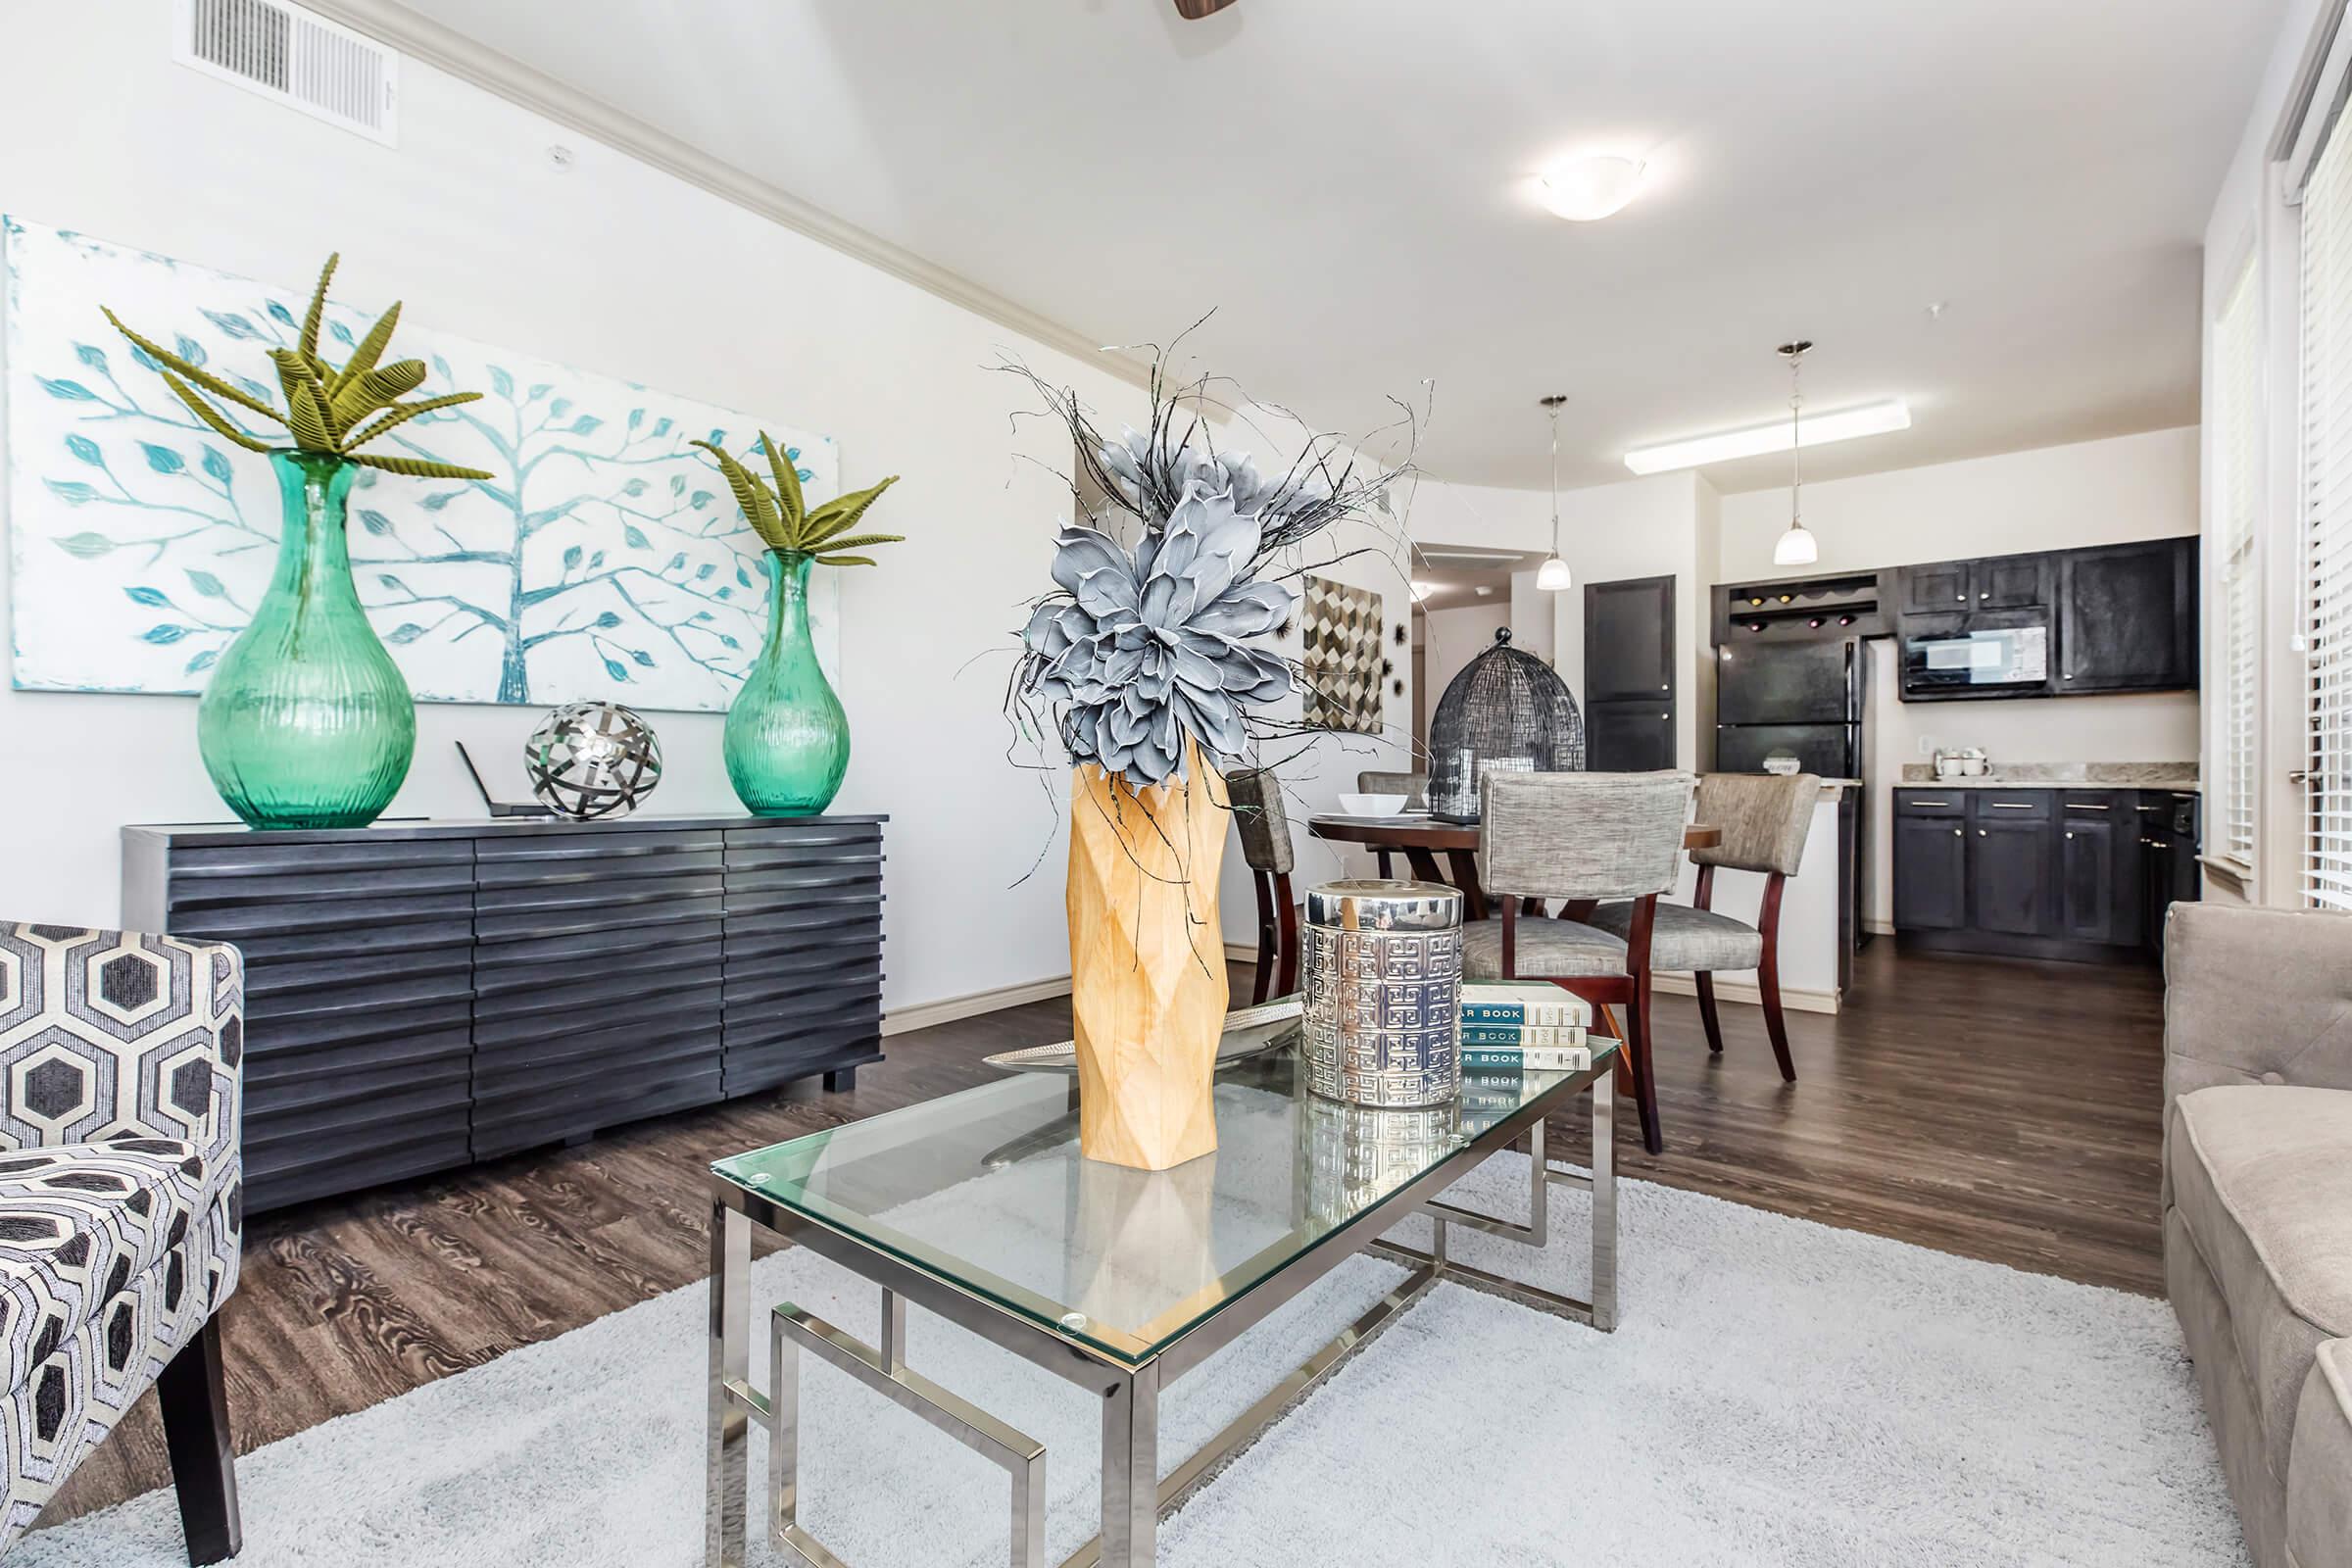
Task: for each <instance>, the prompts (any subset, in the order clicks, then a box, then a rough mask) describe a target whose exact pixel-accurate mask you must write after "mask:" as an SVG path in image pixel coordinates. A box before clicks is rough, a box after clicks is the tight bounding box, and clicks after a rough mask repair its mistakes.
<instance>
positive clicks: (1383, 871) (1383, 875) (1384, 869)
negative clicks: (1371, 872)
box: [1372, 850, 1396, 882]
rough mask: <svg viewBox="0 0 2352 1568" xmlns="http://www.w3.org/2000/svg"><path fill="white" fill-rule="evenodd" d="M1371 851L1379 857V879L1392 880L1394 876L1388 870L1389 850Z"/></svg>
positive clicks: (1394, 878)
mask: <svg viewBox="0 0 2352 1568" xmlns="http://www.w3.org/2000/svg"><path fill="white" fill-rule="evenodd" d="M1372 853H1373V854H1374V855H1375V856H1377V857H1378V858H1379V859H1380V879H1381V880H1382V881H1383V882H1394V881H1395V880H1396V877H1395V876H1394V875H1393V874H1392V873H1391V872H1390V870H1389V852H1388V851H1386V850H1374V851H1373V852H1372Z"/></svg>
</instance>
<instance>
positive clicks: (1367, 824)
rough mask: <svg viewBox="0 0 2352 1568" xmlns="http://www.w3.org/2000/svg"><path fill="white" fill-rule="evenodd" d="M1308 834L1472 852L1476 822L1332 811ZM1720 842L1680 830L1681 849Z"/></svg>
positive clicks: (1697, 826)
mask: <svg viewBox="0 0 2352 1568" xmlns="http://www.w3.org/2000/svg"><path fill="white" fill-rule="evenodd" d="M1307 831H1308V832H1310V833H1312V834H1313V835H1314V836H1315V837H1317V838H1319V839H1330V840H1333V841H1334V842H1336V843H1341V844H1362V845H1365V846H1367V847H1369V848H1372V849H1376V850H1379V849H1389V850H1447V851H1450V850H1475V849H1477V848H1478V824H1477V823H1476V822H1443V821H1440V820H1439V819H1438V818H1436V817H1434V816H1430V815H1427V814H1425V813H1422V812H1414V813H1412V814H1410V815H1406V816H1350V815H1348V814H1346V813H1345V812H1339V811H1333V812H1328V813H1326V814H1323V815H1320V816H1311V817H1308V818H1307ZM1722 842H1723V829H1721V828H1719V827H1709V826H1707V825H1706V824H1705V823H1703V822H1692V823H1691V824H1689V825H1688V826H1686V827H1685V828H1684V829H1683V848H1684V849H1686V850H1711V849H1713V848H1715V847H1716V846H1717V845H1719V844H1721V843H1722Z"/></svg>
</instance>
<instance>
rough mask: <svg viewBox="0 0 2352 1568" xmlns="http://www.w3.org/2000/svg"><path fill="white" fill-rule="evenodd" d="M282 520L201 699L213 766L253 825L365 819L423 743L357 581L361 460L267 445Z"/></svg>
mask: <svg viewBox="0 0 2352 1568" xmlns="http://www.w3.org/2000/svg"><path fill="white" fill-rule="evenodd" d="M270 466H271V467H273V468H275V469H276V470H277V485H278V491H279V494H280V496H281V498H282V500H283V503H284V513H285V515H284V518H283V521H282V522H281V523H280V525H279V531H278V540H277V573H276V575H275V576H273V577H272V578H270V587H269V589H268V590H267V591H266V592H265V593H264V594H263V595H262V602H261V604H260V606H259V607H257V608H256V609H255V611H254V613H253V622H252V624H250V625H248V626H247V627H246V628H245V629H244V630H243V631H242V632H239V633H238V634H237V638H236V640H235V641H234V642H232V643H230V644H229V645H228V649H227V651H226V652H225V653H223V654H222V655H221V662H220V664H219V665H218V666H216V667H215V668H214V670H213V679H212V684H210V685H208V686H207V687H205V689H204V699H203V701H202V702H200V703H198V704H197V707H196V742H197V746H198V748H199V749H200V750H201V751H202V752H203V754H204V766H205V770H206V771H207V772H209V773H211V774H212V776H213V787H214V788H216V789H218V790H219V791H220V792H221V799H222V800H224V801H226V802H227V803H228V806H229V809H230V810H232V811H235V812H236V813H237V815H239V816H240V817H243V818H244V819H245V820H246V821H247V822H249V823H251V824H252V825H253V826H255V827H258V828H298V827H362V826H365V825H366V824H368V823H369V822H372V821H374V820H375V818H376V817H377V815H379V814H380V813H381V812H382V811H383V809H384V808H385V807H386V806H388V805H390V804H391V802H392V797H393V795H394V794H395V793H396V792H398V790H399V789H400V785H401V780H403V779H405V778H407V777H408V775H409V760H410V758H411V757H413V756H414V755H415V754H416V751H417V704H416V702H415V700H414V699H412V698H411V697H410V696H409V683H408V682H407V681H405V680H403V679H402V678H401V674H400V667H399V666H398V665H396V664H394V663H393V662H392V656H391V655H390V654H389V653H387V652H385V651H384V645H383V643H382V642H381V641H380V640H379V639H378V638H377V637H376V635H375V628H374V627H373V626H370V625H369V624H368V613H367V612H366V611H364V610H362V609H361V608H360V596H359V594H358V592H357V591H356V590H354V589H353V587H352V584H351V556H350V553H349V552H348V550H347V549H346V548H345V541H344V535H343V522H344V505H345V502H346V501H347V500H348V499H349V497H350V494H351V481H352V475H353V473H354V472H355V471H356V470H355V469H354V467H353V466H352V465H350V464H349V463H346V462H345V461H343V459H341V458H339V457H336V456H335V455H333V454H332V453H324V452H301V451H279V452H272V453H270Z"/></svg>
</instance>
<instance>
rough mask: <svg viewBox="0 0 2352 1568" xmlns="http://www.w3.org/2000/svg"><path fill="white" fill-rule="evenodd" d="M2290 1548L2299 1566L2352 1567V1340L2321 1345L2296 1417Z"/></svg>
mask: <svg viewBox="0 0 2352 1568" xmlns="http://www.w3.org/2000/svg"><path fill="white" fill-rule="evenodd" d="M2294 1451H2295V1464H2294V1470H2293V1472H2292V1474H2290V1475H2289V1476H2288V1477H2287V1482H2286V1546H2287V1550H2288V1552H2290V1553H2291V1554H2292V1556H2293V1558H2294V1561H2295V1562H2296V1564H2297V1565H2298V1568H2352V1340H2331V1341H2329V1342H2328V1343H2327V1344H2326V1345H2323V1346H2321V1347H2320V1353H2319V1355H2318V1356H2317V1357H2316V1358H2315V1359H2314V1361H2313V1363H2312V1368H2311V1376H2310V1377H2308V1378H2306V1379H2304V1381H2303V1402H2302V1406H2301V1408H2300V1409H2299V1410H2298V1411H2297V1413H2296V1415H2295V1450H2294Z"/></svg>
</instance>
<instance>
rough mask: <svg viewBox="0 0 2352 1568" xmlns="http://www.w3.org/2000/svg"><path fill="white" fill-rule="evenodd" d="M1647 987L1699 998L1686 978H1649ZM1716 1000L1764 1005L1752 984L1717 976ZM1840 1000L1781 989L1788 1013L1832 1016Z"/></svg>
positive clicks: (1836, 996) (1694, 985)
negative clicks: (1823, 1013) (1811, 1013)
mask: <svg viewBox="0 0 2352 1568" xmlns="http://www.w3.org/2000/svg"><path fill="white" fill-rule="evenodd" d="M1650 984H1651V986H1652V987H1653V988H1654V989H1656V990H1659V991H1663V992H1666V993H1667V994H1668V995H1670V996H1677V997H1695V996H1697V995H1698V982H1697V981H1696V980H1693V979H1692V978H1691V976H1689V975H1687V974H1660V975H1652V976H1651V977H1650ZM1715 1000H1716V1001H1718V1002H1744V1003H1748V1004H1750V1005H1755V1006H1759V1007H1760V1006H1762V1005H1764V994H1763V993H1762V992H1760V991H1758V990H1757V989H1756V986H1755V982H1753V981H1752V980H1725V979H1723V978H1721V977H1720V976H1719V977H1717V979H1716V981H1715ZM1841 1000H1842V994H1841V993H1839V992H1838V991H1835V990H1832V991H1808V990H1805V989H1803V988H1801V987H1798V986H1783V987H1781V1005H1782V1007H1784V1008H1786V1009H1787V1010H1788V1011H1789V1012H1829V1013H1834V1012H1837V1011H1838V1008H1839V1004H1840V1002H1841Z"/></svg>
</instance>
